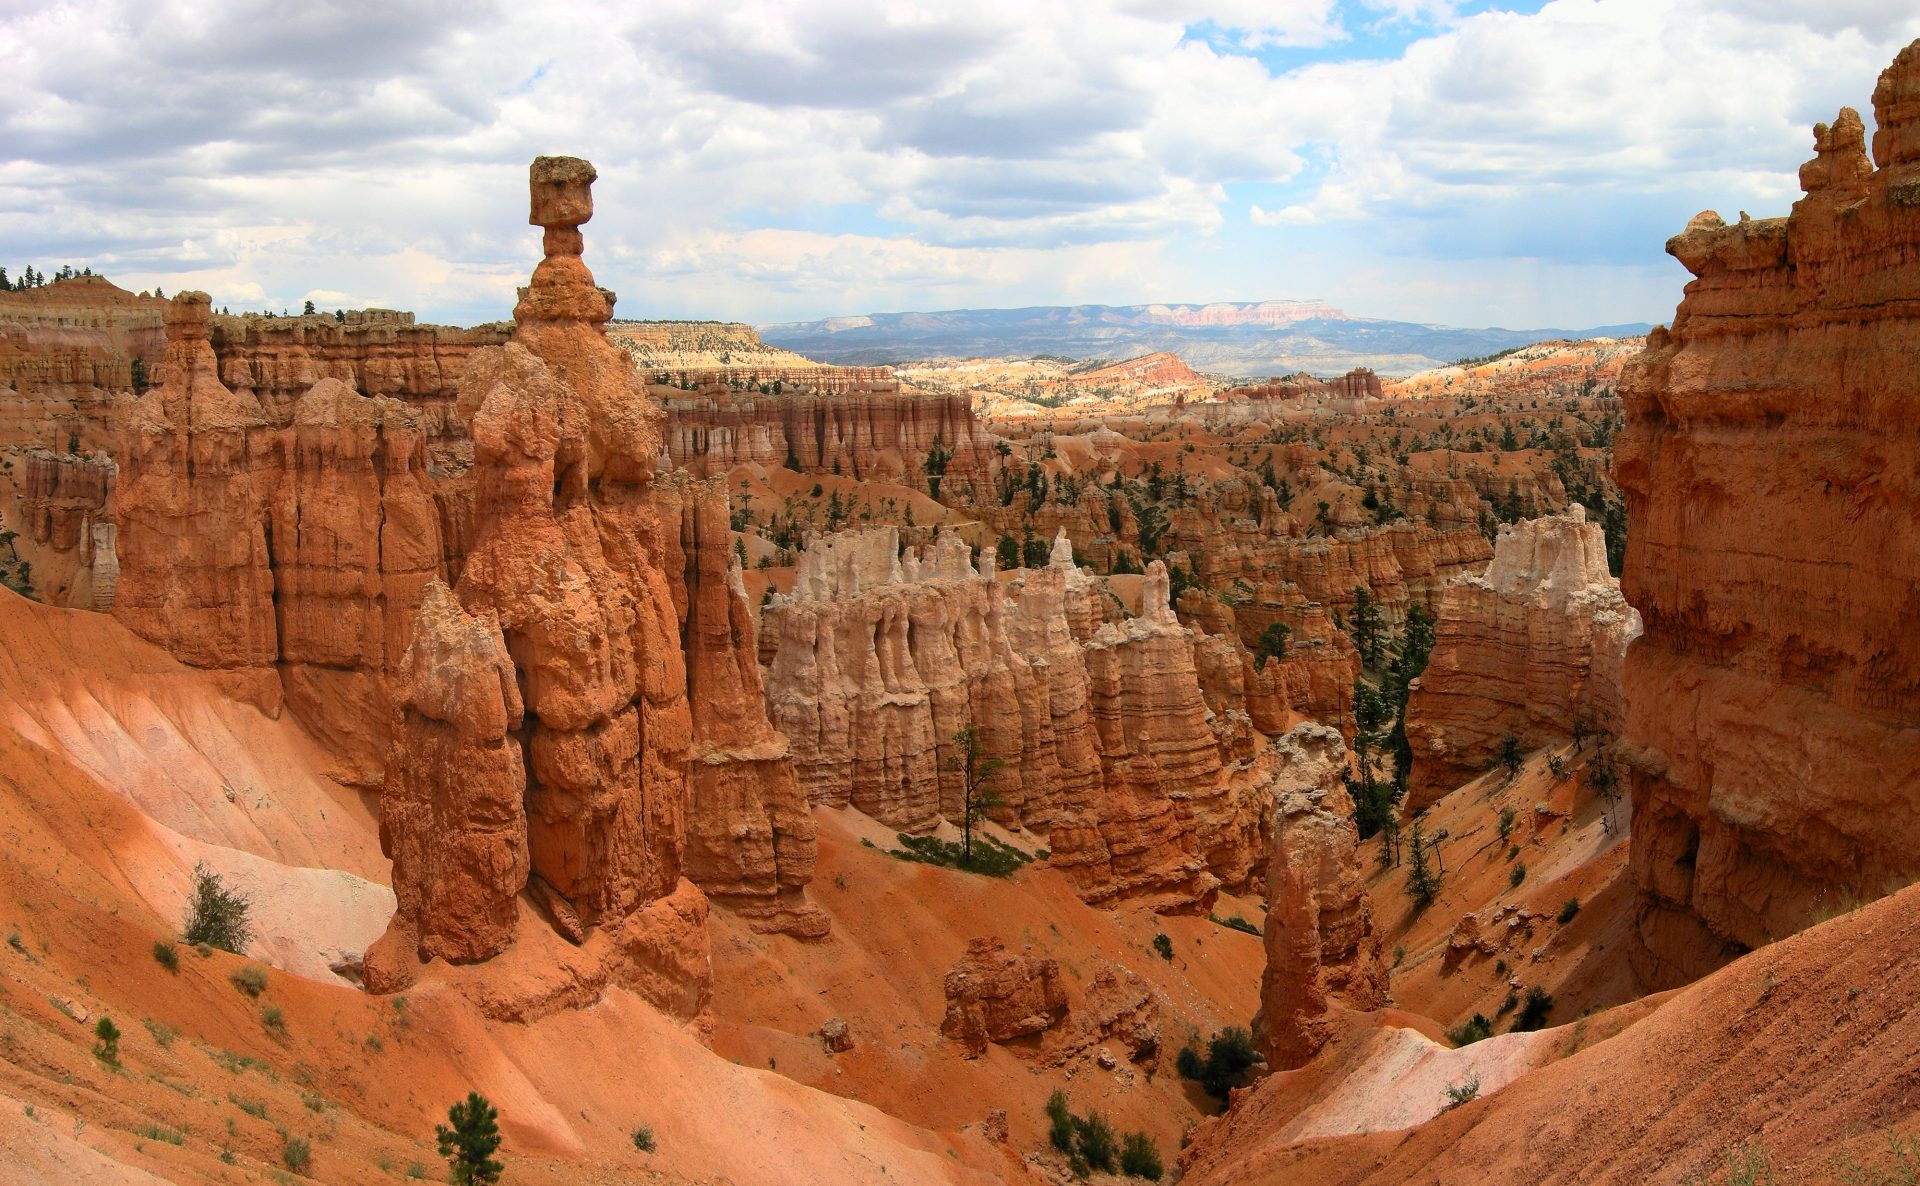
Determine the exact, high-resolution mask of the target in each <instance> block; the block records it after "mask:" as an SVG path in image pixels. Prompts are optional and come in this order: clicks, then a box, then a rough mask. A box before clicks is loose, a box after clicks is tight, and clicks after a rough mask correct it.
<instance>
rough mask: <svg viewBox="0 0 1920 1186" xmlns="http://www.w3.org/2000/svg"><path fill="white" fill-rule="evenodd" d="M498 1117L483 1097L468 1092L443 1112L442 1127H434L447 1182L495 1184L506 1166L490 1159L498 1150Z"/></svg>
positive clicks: (469, 1185)
mask: <svg viewBox="0 0 1920 1186" xmlns="http://www.w3.org/2000/svg"><path fill="white" fill-rule="evenodd" d="M499 1120H500V1113H499V1111H498V1109H496V1108H495V1107H494V1106H493V1105H492V1104H490V1103H488V1102H487V1097H486V1096H484V1095H481V1094H480V1093H479V1092H477V1091H469V1092H468V1093H467V1098H466V1099H464V1100H460V1101H458V1102H456V1103H455V1104H454V1105H453V1106H452V1107H451V1108H448V1109H447V1121H448V1123H446V1124H439V1125H435V1126H434V1130H433V1132H434V1136H435V1138H436V1139H437V1140H438V1141H439V1146H440V1156H442V1157H444V1158H446V1159H447V1169H448V1171H449V1177H450V1179H451V1180H452V1181H453V1182H455V1183H457V1184H458V1186H486V1184H487V1183H491V1182H498V1181H499V1180H500V1175H501V1174H502V1173H503V1172H505V1170H506V1168H507V1167H506V1166H505V1165H503V1164H501V1163H500V1162H498V1161H495V1160H494V1159H493V1154H494V1150H496V1149H498V1148H500V1124H499Z"/></svg>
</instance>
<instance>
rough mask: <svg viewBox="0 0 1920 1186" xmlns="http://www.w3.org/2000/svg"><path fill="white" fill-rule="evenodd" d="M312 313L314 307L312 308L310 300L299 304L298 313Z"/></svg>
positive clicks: (310, 314)
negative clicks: (301, 304)
mask: <svg viewBox="0 0 1920 1186" xmlns="http://www.w3.org/2000/svg"><path fill="white" fill-rule="evenodd" d="M313 313H314V309H313V302H312V301H308V302H307V303H306V304H305V305H303V306H301V308H300V315H301V316H302V317H311V316H313Z"/></svg>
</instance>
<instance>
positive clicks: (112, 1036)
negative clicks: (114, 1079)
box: [93, 1017, 120, 1069]
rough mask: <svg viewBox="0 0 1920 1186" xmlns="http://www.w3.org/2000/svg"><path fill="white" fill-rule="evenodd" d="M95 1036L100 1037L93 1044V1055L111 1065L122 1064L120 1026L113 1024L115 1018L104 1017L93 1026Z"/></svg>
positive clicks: (117, 1065)
mask: <svg viewBox="0 0 1920 1186" xmlns="http://www.w3.org/2000/svg"><path fill="white" fill-rule="evenodd" d="M93 1036H94V1037H96V1038H98V1039H100V1040H99V1041H98V1042H95V1043H94V1044H93V1056H94V1057H95V1058H97V1059H99V1060H100V1061H101V1062H103V1063H105V1064H107V1065H108V1066H110V1067H114V1068H116V1069H118V1067H119V1066H120V1027H119V1026H117V1025H115V1024H113V1018H111V1017H102V1018H101V1019H100V1022H99V1024H97V1025H95V1026H94V1027H93Z"/></svg>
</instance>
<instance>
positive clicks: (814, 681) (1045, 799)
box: [765, 529, 1287, 909]
mask: <svg viewBox="0 0 1920 1186" xmlns="http://www.w3.org/2000/svg"><path fill="white" fill-rule="evenodd" d="M895 535H896V533H895V532H894V531H893V530H892V529H871V530H869V531H865V532H857V533H850V534H846V535H841V536H829V537H824V538H822V539H820V540H817V541H815V542H814V544H813V545H812V546H810V547H809V549H808V550H807V552H806V553H804V554H803V555H802V557H801V566H800V573H799V576H798V578H797V580H796V583H795V587H794V592H793V593H792V594H791V595H790V596H787V597H777V598H775V599H774V600H773V602H772V604H770V605H769V606H768V607H767V609H766V611H765V622H766V629H767V632H768V634H769V636H770V639H771V640H772V644H773V645H772V654H773V660H772V664H771V668H770V671H769V674H768V679H767V703H768V710H769V713H770V715H771V717H772V719H773V721H774V723H775V724H776V725H777V726H778V727H779V728H780V729H781V730H782V731H783V732H784V733H786V735H787V736H788V737H789V738H790V739H791V740H792V742H793V746H794V755H795V765H796V768H797V770H798V772H799V774H800V777H801V781H802V782H803V783H804V784H805V785H806V786H807V787H808V788H809V791H810V793H811V795H812V797H813V800H814V802H816V803H820V804H823V805H826V806H835V807H837V806H846V805H851V806H854V807H857V808H859V809H861V810H862V811H865V812H867V813H869V814H871V815H873V816H875V817H876V818H878V819H880V820H882V821H883V822H885V823H887V824H889V825H891V826H893V827H896V828H902V829H907V830H912V831H925V830H928V829H931V828H934V827H936V826H938V824H939V823H940V821H941V819H942V818H946V819H949V820H951V819H957V818H959V813H960V810H961V787H960V783H959V775H958V774H957V773H956V771H955V769H954V758H955V749H954V743H953V737H954V734H955V733H957V732H958V731H959V730H960V729H961V728H963V727H966V726H969V725H970V726H972V727H973V728H974V729H976V730H977V732H978V735H979V737H980V740H981V743H982V746H983V748H984V751H985V752H986V754H987V755H988V756H991V757H995V758H999V759H1000V760H1001V761H1003V762H1004V763H1005V765H1004V767H1003V768H1002V769H1001V771H1000V772H999V774H998V775H997V776H996V779H995V783H994V790H995V791H996V792H997V793H998V795H999V796H1000V798H1001V800H1002V805H1001V806H1000V807H999V808H997V809H996V810H995V812H994V815H995V818H997V819H999V820H1001V822H1003V823H1006V824H1009V825H1011V826H1020V827H1025V828H1028V829H1031V830H1033V831H1036V832H1038V833H1040V834H1042V835H1044V836H1045V837H1046V838H1047V847H1048V849H1049V850H1050V853H1051V856H1050V858H1049V863H1050V864H1051V865H1052V867H1054V868H1057V869H1059V870H1061V871H1062V872H1064V873H1065V874H1066V875H1067V877H1068V878H1069V879H1070V880H1071V881H1072V882H1073V884H1074V886H1075V887H1076V889H1078V891H1079V892H1080V894H1081V896H1082V897H1083V898H1085V899H1086V900H1087V901H1089V902H1110V901H1113V900H1116V899H1121V898H1134V899H1146V900H1149V901H1152V902H1154V903H1155V904H1156V905H1158V906H1159V907H1160V908H1162V909H1195V908H1198V909H1205V907H1206V904H1207V903H1209V902H1210V901H1211V900H1212V897H1213V894H1214V892H1215V891H1216V889H1217V888H1218V887H1219V886H1221V885H1223V884H1224V885H1226V886H1228V887H1230V888H1233V889H1244V888H1247V887H1249V886H1251V885H1252V884H1254V882H1255V880H1256V879H1257V877H1258V876H1259V874H1260V869H1261V866H1262V864H1263V862H1264V860H1265V854H1266V852H1267V849H1268V847H1269V838H1270V835H1271V828H1272V812H1273V807H1272V803H1273V796H1274V792H1273V790H1272V787H1273V785H1274V780H1275V779H1276V778H1278V777H1281V775H1282V772H1283V771H1284V768H1285V766H1286V764H1287V763H1286V761H1285V758H1284V755H1283V754H1280V753H1278V752H1276V751H1275V748H1274V747H1273V746H1271V745H1269V744H1268V743H1267V742H1266V741H1265V739H1264V738H1262V737H1260V736H1259V735H1258V734H1257V733H1256V732H1255V731H1254V729H1253V727H1252V725H1251V723H1250V714H1249V713H1248V711H1247V707H1246V703H1245V702H1244V701H1234V700H1232V698H1231V694H1230V693H1228V692H1227V690H1226V689H1227V687H1228V685H1227V684H1225V683H1222V682H1215V681H1207V686H1204V687H1203V678H1202V669H1201V662H1202V656H1205V657H1206V661H1207V662H1208V663H1209V664H1211V663H1213V662H1214V658H1213V656H1212V651H1213V650H1214V649H1216V648H1217V643H1215V644H1211V645H1210V644H1208V643H1207V642H1206V641H1205V639H1196V636H1195V634H1194V632H1193V631H1191V630H1189V629H1188V628H1186V627H1185V626H1182V625H1181V624H1180V623H1179V621H1178V620H1177V619H1176V618H1175V616H1174V614H1173V612H1172V610H1171V608H1170V607H1169V606H1168V605H1167V576H1166V570H1165V568H1164V566H1162V565H1160V564H1159V563H1158V562H1157V561H1156V562H1155V563H1154V564H1153V565H1151V566H1150V568H1149V572H1148V576H1147V578H1146V582H1145V586H1144V589H1143V592H1142V598H1141V611H1142V612H1141V613H1140V615H1139V616H1137V617H1134V618H1130V619H1127V620H1125V621H1107V620H1104V619H1105V616H1106V615H1105V611H1104V609H1103V608H1102V606H1101V601H1102V599H1103V594H1102V593H1101V591H1100V586H1099V582H1098V581H1097V580H1096V579H1095V578H1094V577H1093V576H1092V575H1091V574H1090V573H1088V572H1086V571H1085V570H1084V569H1080V568H1077V567H1076V566H1075V565H1074V564H1073V557H1072V550H1071V548H1070V547H1069V546H1068V545H1067V544H1066V543H1065V540H1064V538H1062V539H1061V540H1059V541H1057V542H1056V546H1055V550H1054V554H1053V558H1052V562H1051V563H1049V564H1048V565H1047V566H1045V567H1042V568H1037V569H1024V570H1021V571H1020V572H1019V573H1018V574H1017V575H1016V576H1015V577H1014V579H1013V581H1012V582H1010V583H1008V584H1006V585H1005V586H1002V585H1001V584H1000V583H999V582H998V581H997V579H996V578H995V577H994V575H993V573H992V559H991V553H983V555H982V561H981V564H982V566H983V567H982V570H981V571H976V570H975V569H974V567H973V565H972V563H971V562H970V560H969V558H968V550H967V547H966V545H965V544H963V543H961V542H960V541H959V540H958V539H957V538H956V537H954V536H952V535H943V536H942V537H941V538H940V540H939V541H938V543H937V544H936V545H935V546H934V547H933V548H932V549H930V550H929V551H928V553H927V554H925V555H922V554H921V553H920V552H919V551H918V550H916V549H907V550H905V552H904V553H901V552H899V549H898V545H897V543H896V540H895ZM1218 641H1225V640H1218ZM1197 643H1198V645H1197ZM1228 654H1229V655H1230V660H1229V661H1230V662H1231V663H1232V664H1233V665H1234V668H1235V671H1238V669H1239V668H1238V665H1239V664H1240V662H1241V652H1240V651H1239V650H1237V649H1234V648H1233V647H1232V646H1231V644H1229V647H1228ZM1233 686H1234V687H1238V686H1239V685H1233ZM1210 697H1212V699H1210ZM1269 700H1271V692H1269ZM1284 715H1285V714H1284V711H1283V710H1273V709H1268V710H1267V711H1265V712H1264V713H1263V719H1266V720H1269V721H1270V722H1271V723H1272V724H1273V725H1274V727H1275V728H1276V729H1278V728H1284Z"/></svg>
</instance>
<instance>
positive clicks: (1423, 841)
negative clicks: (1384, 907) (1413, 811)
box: [1407, 820, 1440, 910]
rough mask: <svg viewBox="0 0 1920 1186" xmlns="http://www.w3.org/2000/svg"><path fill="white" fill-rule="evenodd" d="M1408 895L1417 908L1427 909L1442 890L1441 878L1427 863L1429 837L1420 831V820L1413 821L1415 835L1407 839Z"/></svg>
mask: <svg viewBox="0 0 1920 1186" xmlns="http://www.w3.org/2000/svg"><path fill="white" fill-rule="evenodd" d="M1407 846H1408V849H1409V850H1410V851H1409V852H1408V853H1407V897H1409V898H1411V899H1413V908H1414V909H1415V910H1425V909H1426V908H1427V907H1428V906H1431V905H1432V904H1433V899H1434V896H1435V895H1437V894H1438V893H1439V892H1440V878H1439V877H1438V876H1437V875H1436V874H1435V873H1434V871H1433V867H1432V866H1431V865H1429V864H1427V838H1426V837H1425V836H1423V835H1421V833H1420V821H1419V820H1414V821H1413V835H1412V836H1411V837H1410V838H1409V839H1408V841H1407Z"/></svg>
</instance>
